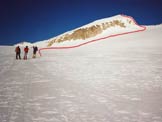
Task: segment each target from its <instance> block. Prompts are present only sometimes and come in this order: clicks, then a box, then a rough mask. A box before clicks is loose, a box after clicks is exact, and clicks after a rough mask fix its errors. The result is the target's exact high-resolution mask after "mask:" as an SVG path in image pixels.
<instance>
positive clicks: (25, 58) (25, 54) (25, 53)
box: [24, 46, 29, 60]
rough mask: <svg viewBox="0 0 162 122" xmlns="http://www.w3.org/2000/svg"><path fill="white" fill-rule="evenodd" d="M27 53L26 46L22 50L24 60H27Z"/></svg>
mask: <svg viewBox="0 0 162 122" xmlns="http://www.w3.org/2000/svg"><path fill="white" fill-rule="evenodd" d="M28 51H29V48H28V46H26V47H25V48H24V60H27V55H28Z"/></svg>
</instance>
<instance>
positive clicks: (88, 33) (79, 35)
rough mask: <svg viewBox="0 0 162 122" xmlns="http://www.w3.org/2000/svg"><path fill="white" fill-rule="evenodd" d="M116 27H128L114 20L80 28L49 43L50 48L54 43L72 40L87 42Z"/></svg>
mask: <svg viewBox="0 0 162 122" xmlns="http://www.w3.org/2000/svg"><path fill="white" fill-rule="evenodd" d="M114 26H119V27H122V28H125V27H126V26H125V24H124V23H123V22H121V21H119V20H114V21H110V22H105V23H102V24H101V25H93V26H90V27H85V28H80V29H77V30H75V31H74V32H73V33H71V34H64V35H62V36H60V37H58V38H55V39H53V40H51V41H49V43H48V47H50V46H51V45H53V44H54V43H60V42H64V41H70V40H74V41H75V40H78V39H81V40H85V39H88V38H91V37H95V36H97V35H98V34H101V33H102V32H103V31H104V30H106V29H108V28H110V27H114Z"/></svg>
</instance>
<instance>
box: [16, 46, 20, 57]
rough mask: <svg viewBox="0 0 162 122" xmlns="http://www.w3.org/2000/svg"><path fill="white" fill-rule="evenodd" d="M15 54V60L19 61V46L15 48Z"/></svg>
mask: <svg viewBox="0 0 162 122" xmlns="http://www.w3.org/2000/svg"><path fill="white" fill-rule="evenodd" d="M15 52H16V59H21V56H20V53H21V49H20V47H19V46H17V47H16V48H15Z"/></svg>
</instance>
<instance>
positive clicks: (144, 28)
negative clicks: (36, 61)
mask: <svg viewBox="0 0 162 122" xmlns="http://www.w3.org/2000/svg"><path fill="white" fill-rule="evenodd" d="M121 16H123V17H126V18H129V19H131V20H132V21H133V22H134V23H135V24H136V25H137V26H139V27H141V28H142V29H140V30H136V31H130V32H125V33H120V34H114V35H109V36H106V37H103V38H98V39H94V40H91V41H88V42H84V43H81V44H78V45H74V46H63V47H47V48H40V49H39V54H40V56H42V54H41V50H50V49H70V48H76V47H80V46H83V45H86V44H89V43H92V42H96V41H99V40H103V39H107V38H111V37H115V36H120V35H125V34H130V33H136V32H141V31H145V30H146V27H145V26H141V25H138V24H137V22H136V21H135V20H134V19H133V18H132V17H130V16H126V15H121Z"/></svg>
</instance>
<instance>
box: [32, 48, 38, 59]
mask: <svg viewBox="0 0 162 122" xmlns="http://www.w3.org/2000/svg"><path fill="white" fill-rule="evenodd" d="M37 51H38V47H37V46H33V58H36V53H37Z"/></svg>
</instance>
